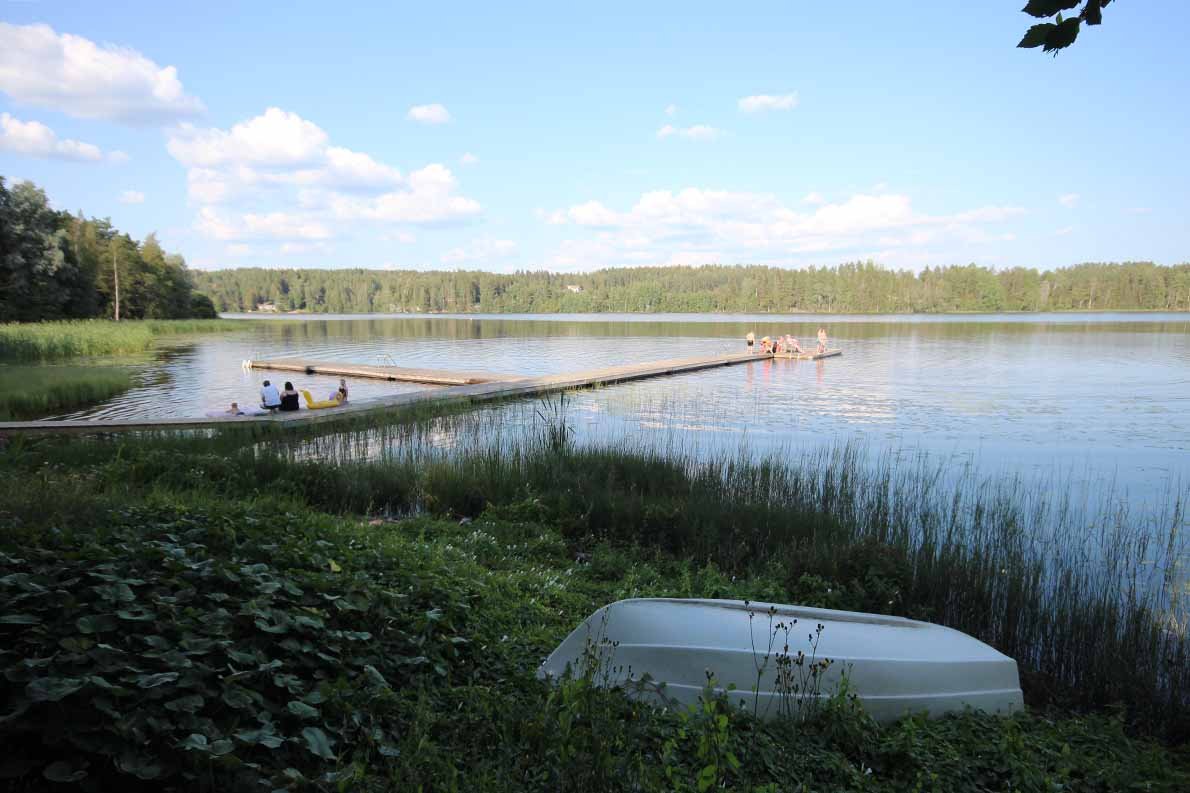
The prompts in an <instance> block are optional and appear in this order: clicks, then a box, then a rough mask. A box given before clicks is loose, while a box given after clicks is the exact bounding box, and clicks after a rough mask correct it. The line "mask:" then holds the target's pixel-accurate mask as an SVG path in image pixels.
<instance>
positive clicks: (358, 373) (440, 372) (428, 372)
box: [248, 358, 523, 385]
mask: <svg viewBox="0 0 1190 793" xmlns="http://www.w3.org/2000/svg"><path fill="white" fill-rule="evenodd" d="M248 365H249V366H250V367H251V368H253V369H270V370H274V371H278V372H301V373H303V374H325V375H333V376H335V377H366V378H369V379H371V380H390V381H394V382H403V383H425V384H427V385H475V384H477V383H508V382H512V381H514V380H521V379H523V378H520V377H514V376H512V375H504V374H493V373H491V372H459V371H451V370H446V369H416V368H410V367H405V366H370V365H368V364H362V363H345V362H343V361H308V360H303V359H299V358H269V359H265V360H263V361H248Z"/></svg>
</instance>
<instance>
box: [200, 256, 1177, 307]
mask: <svg viewBox="0 0 1190 793" xmlns="http://www.w3.org/2000/svg"><path fill="white" fill-rule="evenodd" d="M194 276H195V279H196V282H197V283H198V286H199V288H200V289H201V290H202V291H203V292H204V293H206V294H208V295H210V296H211V298H212V300H214V302H215V306H216V307H217V308H218V309H219V310H220V311H251V310H255V309H256V307H257V305H259V304H261V303H273V304H274V305H275V306H276V307H277V309H278V310H279V311H303V312H310V313H324V312H336V313H362V312H442V311H447V312H460V313H467V312H478V311H482V312H497V313H498V312H542V313H550V312H583V313H587V312H589V313H598V312H620V311H657V312H711V311H721V312H770V313H786V312H870V313H918V312H920V313H943V312H954V311H1071V310H1089V311H1103V310H1109V309H1129V310H1131V309H1141V310H1167V311H1188V310H1190V265H1186V264H1183V265H1177V266H1173V267H1162V266H1158V265H1155V264H1152V263H1149V262H1125V263H1122V264H1093V263H1091V264H1082V265H1078V266H1076V267H1069V268H1061V269H1056V270H1049V271H1045V272H1038V271H1037V270H1035V269H1030V268H1022V267H1018V268H1012V269H1007V270H991V269H988V268H986V267H979V266H977V265H974V264H970V265H965V266H952V267H936V268H929V267H927V268H925V269H923V270H922V271H921V272H920V273H916V274H915V273H912V272H908V271H903V270H888V269H885V268H882V267H879V266H877V265H876V264H874V263H872V262H854V263H850V264H843V265H840V266H838V267H810V268H805V269H798V270H794V269H785V268H780V267H760V266H738V267H727V266H721V265H706V266H703V267H635V268H616V269H612V270H598V271H595V272H592V273H581V274H573V275H559V274H554V273H544V272H537V273H532V272H522V273H516V274H500V273H485V272H463V271H458V272H400V271H396V272H389V271H383V272H381V271H374V270H266V269H258V268H252V269H237V270H217V271H212V272H203V271H200V272H196V273H195V274H194ZM570 287H575V288H577V289H580V290H581V291H579V292H573V291H571V289H570Z"/></svg>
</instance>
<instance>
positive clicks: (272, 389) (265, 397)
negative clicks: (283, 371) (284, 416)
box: [260, 380, 281, 410]
mask: <svg viewBox="0 0 1190 793" xmlns="http://www.w3.org/2000/svg"><path fill="white" fill-rule="evenodd" d="M260 406H261V407H262V408H264V409H265V410H280V409H281V394H280V392H278V391H277V386H275V385H273V384H272V383H270V382H269V381H268V380H265V381H264V386H263V387H262V388H261V389H260Z"/></svg>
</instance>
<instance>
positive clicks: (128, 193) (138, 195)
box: [120, 190, 145, 204]
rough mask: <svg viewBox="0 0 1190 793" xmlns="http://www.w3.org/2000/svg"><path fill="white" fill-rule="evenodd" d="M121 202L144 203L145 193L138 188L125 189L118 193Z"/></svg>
mask: <svg viewBox="0 0 1190 793" xmlns="http://www.w3.org/2000/svg"><path fill="white" fill-rule="evenodd" d="M120 203H121V204H143V203H145V194H144V193H142V192H140V191H139V190H125V191H124V192H123V193H120Z"/></svg>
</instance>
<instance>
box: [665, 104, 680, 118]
mask: <svg viewBox="0 0 1190 793" xmlns="http://www.w3.org/2000/svg"><path fill="white" fill-rule="evenodd" d="M677 112H678V106H677V105H666V106H665V115H667V116H670V117H673V116H675V115H677Z"/></svg>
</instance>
